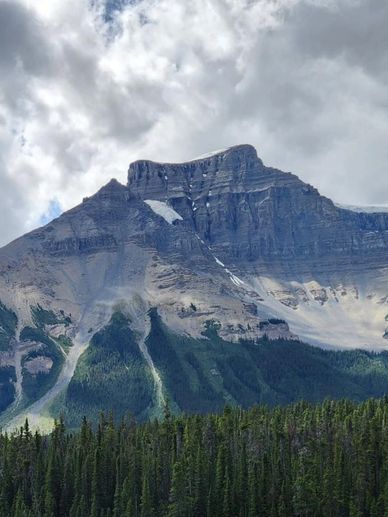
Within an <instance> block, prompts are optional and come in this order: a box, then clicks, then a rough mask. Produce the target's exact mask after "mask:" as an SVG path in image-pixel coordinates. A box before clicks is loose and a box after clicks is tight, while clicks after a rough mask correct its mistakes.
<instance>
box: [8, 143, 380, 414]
mask: <svg viewBox="0 0 388 517" xmlns="http://www.w3.org/2000/svg"><path fill="white" fill-rule="evenodd" d="M387 251H388V213H383V212H382V213H376V212H374V213H367V212H365V211H363V212H361V211H360V212H357V211H355V210H354V209H352V210H347V209H344V208H340V207H337V206H335V205H334V204H333V202H332V201H331V200H329V199H327V198H325V197H323V196H321V195H320V194H319V192H318V191H317V190H316V189H315V188H314V187H312V186H311V185H308V184H306V183H304V182H303V181H301V180H300V179H299V178H298V177H297V176H295V175H293V174H291V173H285V172H281V171H279V170H276V169H273V168H270V167H266V166H265V165H264V164H263V162H262V161H261V160H260V159H259V158H258V156H257V153H256V150H255V149H254V147H252V146H250V145H239V146H235V147H231V148H228V149H225V150H221V151H217V152H216V153H211V154H209V155H206V156H202V157H199V158H197V159H195V160H192V161H190V162H186V163H177V164H174V163H157V162H153V161H147V160H140V161H137V162H135V163H132V164H131V165H130V167H129V171H128V184H127V185H121V184H120V183H118V182H117V181H116V180H112V181H110V182H109V183H108V184H107V185H106V186H105V187H103V188H102V189H101V190H99V191H98V192H97V193H96V194H95V195H94V196H92V197H90V198H86V199H85V200H84V202H83V203H82V204H81V205H79V206H77V207H75V208H74V209H72V210H70V211H68V212H66V213H64V214H62V215H61V216H60V217H59V218H57V219H55V220H54V221H52V222H51V223H49V224H48V225H46V226H44V227H42V228H40V229H38V230H35V231H33V232H31V233H29V234H27V235H25V236H23V237H21V238H19V239H17V240H16V241H14V242H12V243H10V244H9V245H8V246H5V247H4V248H2V249H1V250H0V375H1V377H0V382H1V385H0V410H3V416H2V419H3V422H15V420H12V419H14V418H15V417H16V416H17V415H18V414H24V413H25V412H26V411H28V412H29V414H30V415H31V416H32V417H34V416H36V417H39V418H41V415H42V414H43V413H44V411H45V410H46V409H47V408H48V407H49V406H50V404H51V405H53V404H54V406H52V407H57V408H59V407H61V408H62V409H63V407H65V409H66V411H67V412H68V413H69V414H71V415H73V417H74V415H82V413H83V412H85V413H87V412H90V411H98V410H99V409H100V408H101V405H102V401H103V400H105V399H106V397H108V398H109V400H110V401H111V402H112V405H113V406H114V404H116V405H117V407H119V410H118V412H119V413H120V412H123V411H124V409H125V408H126V407H127V408H129V409H131V411H133V412H134V413H135V414H136V415H138V416H139V417H140V418H145V417H146V416H148V417H149V416H150V415H154V416H155V415H157V414H158V411H160V408H161V407H162V405H163V403H164V400H165V396H166V395H169V396H170V397H171V393H173V392H174V393H176V392H177V390H178V392H179V390H181V393H183V392H184V393H186V392H185V391H184V390H186V391H187V390H189V391H188V392H187V393H186V395H185V397H186V398H185V402H182V401H181V400H180V399H179V396H173V397H171V398H172V399H173V400H174V404H175V405H176V408H178V409H186V410H187V409H189V408H188V406H187V404H188V403H187V400H191V401H192V402H191V403H190V404H192V405H193V406H195V404H197V402H193V401H198V400H199V399H201V398H202V400H205V401H207V402H206V404H207V405H206V404H205V405H204V406H203V407H202V406H201V408H202V409H206V408H207V409H214V407H218V406H220V405H221V403H222V402H225V401H228V400H229V401H232V402H233V401H235V402H236V401H237V402H241V401H242V402H244V403H245V402H246V400H247V399H249V400H251V399H252V400H253V401H254V400H255V399H254V395H253V394H251V395H249V396H248V395H244V396H243V395H241V393H242V392H243V391H244V390H243V388H241V390H242V391H241V390H240V392H239V393H240V395H237V394H236V393H234V391H233V390H235V388H232V387H231V386H229V387H227V383H226V379H229V374H228V373H227V372H228V371H229V370H228V368H230V366H228V367H227V366H220V365H221V363H222V361H223V360H224V359H225V357H226V356H225V357H224V358H223V359H222V361H221V359H220V357H219V355H217V354H219V353H220V350H224V352H225V350H229V348H227V347H232V348H230V350H229V352H228V353H226V352H225V354H226V355H228V354H231V357H234V356H235V355H236V354H241V353H242V350H245V349H243V347H242V345H241V343H243V342H244V343H246V342H252V343H253V342H256V341H257V340H258V339H262V338H265V339H270V340H274V339H279V338H281V339H283V340H287V342H289V343H291V344H293V346H294V347H295V349H296V350H299V349H298V348H297V347H298V346H300V345H298V340H303V341H306V342H308V343H311V344H315V345H320V346H324V347H327V346H330V347H338V348H346V347H348V348H356V347H363V348H370V349H383V348H385V346H386V344H387V341H386V339H385V338H386V337H387V336H388V332H387V328H386V325H387V323H386V322H387V320H388V308H387V302H388V253H387ZM252 346H253V345H252ZM177 347H178V348H177ZM222 347H226V348H222ZM249 350H251V349H249ZM247 353H248V352H247ZM249 353H251V351H250V352H249ZM182 354H183V355H182ZM244 354H245V352H244ZM244 357H245V359H241V357H240V359H238V360H237V359H236V361H237V362H238V361H248V359H247V357H246V356H244ZM220 361H221V362H220ZM249 361H251V359H249ZM249 361H248V362H249ZM222 364H223V363H222ZM236 364H237V363H236ZM238 364H240V363H238ZM241 364H246V363H245V362H244V363H241ZM171 365H175V370H174V372H175V373H171V374H167V373H166V372H167V370H168V371H169V372H171V371H170V369H169V368H170V366H171ZM182 365H185V366H182ZM234 366H235V365H234ZM179 368H181V369H182V372H185V373H184V374H183V373H182V376H181V377H179V375H178V373H177V372H178V371H180V370H179ZM241 368H242V369H243V370H244V368H245V367H242V366H241ZM247 368H248V366H247ZM163 372H164V373H163ZM174 375H175V377H174ZM230 375H232V374H230ZM233 375H234V377H236V379H235V380H234V381H233V382H235V383H238V382H240V380H241V379H240V378H241V376H244V375H245V374H244V373H242V372H240V373H236V372H235V373H234V374H233ZM252 375H253V374H252ZM256 375H258V374H256V373H255V374H254V377H255V376H256ZM190 376H191V377H192V383H193V384H192V385H191V384H190V386H191V387H190V389H189V388H188V387H187V386H183V385H184V379H185V378H186V379H187V378H191V377H190ZM178 377H179V378H178ZM234 377H233V378H234ZM255 378H256V377H255ZM104 379H105V380H104ZM112 379H114V380H112ZM193 379H195V380H193ZM257 379H258V377H257ZM230 382H231V381H230ZM254 382H256V381H253V380H252V383H253V384H254ZM257 382H259V381H257ZM260 382H261V381H260ZM182 383H183V385H182ZM252 383H251V384H252ZM152 386H154V387H155V390H154V389H153V388H152ZM177 386H179V388H177ZM204 386H205V387H206V389H205V388H204ZM244 389H245V390H251V391H250V392H249V393H251V392H252V393H255V391H254V388H252V386H251V387H250V388H249V387H245V388H244ZM101 390H102V391H101ZM120 390H121V391H122V390H124V391H125V393H127V392H128V393H129V392H130V393H131V395H126V396H127V397H129V398H128V400H127V402H125V400H126V399H125V397H124V398H123V399H122V400H119V399H120V396H119V395H118V394H119V393H120ZM182 390H183V392H182ZM190 390H191V391H190ZM201 390H202V391H201ZM203 390H205V391H203ZM252 390H253V391H252ZM233 393H234V394H233ZM244 393H245V392H244ZM241 397H242V398H241ZM244 397H245V398H244ZM250 397H251V398H250ZM178 399H179V400H178ZM113 401H116V402H113ZM211 401H213V402H211ZM120 404H121V405H120ZM125 404H127V406H126V405H125ZM185 404H186V405H185ZM190 404H189V405H190ZM217 404H218V406H217ZM91 407H92V409H90V408H91ZM102 407H103V406H102ZM116 409H117V408H116ZM74 418H75V417H74Z"/></svg>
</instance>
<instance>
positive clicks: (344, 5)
mask: <svg viewBox="0 0 388 517" xmlns="http://www.w3.org/2000/svg"><path fill="white" fill-rule="evenodd" d="M120 4H123V5H124V7H123V9H122V10H121V11H120V10H116V11H112V12H111V18H112V17H113V21H112V22H111V23H110V24H109V25H108V24H106V23H104V19H103V17H102V16H101V13H102V12H103V6H102V4H99V5H100V8H98V6H97V2H96V1H94V3H93V5H94V7H93V8H92V7H91V5H92V3H91V2H89V1H88V0H84V1H81V0H66V1H65V2H64V1H63V0H61V1H59V0H50V1H48V0H47V1H46V0H40V1H39V2H36V1H34V0H19V1H17V0H16V1H15V0H12V1H4V0H0V156H1V159H0V188H1V199H2V202H1V203H0V217H1V218H2V220H6V221H7V222H8V221H9V224H6V225H4V227H3V228H2V229H1V230H0V242H2V243H5V242H6V241H7V240H9V239H11V238H13V237H16V236H17V235H19V234H20V233H22V232H24V231H26V230H28V229H30V228H32V227H33V226H34V225H37V224H39V222H40V221H41V220H42V217H44V216H45V215H46V214H48V213H50V207H52V206H54V205H53V204H54V203H55V206H56V207H57V206H58V205H60V206H61V207H63V208H64V209H67V208H70V207H71V206H73V205H74V204H76V203H78V202H79V201H80V200H81V199H82V197H83V196H85V195H90V194H92V193H93V192H94V191H96V190H97V189H98V188H99V187H100V186H101V185H102V184H103V183H105V182H106V181H107V180H109V179H110V178H111V177H116V178H117V179H119V180H120V181H123V182H125V179H126V170H127V166H128V163H129V162H130V161H132V160H134V159H137V158H143V157H144V158H153V159H156V160H158V159H159V160H166V161H167V160H169V161H171V160H184V159H190V158H191V157H192V156H196V155H199V154H203V153H204V152H207V151H210V150H212V149H218V148H222V147H227V146H229V145H233V144H237V143H252V144H254V145H255V146H256V147H257V149H258V152H259V154H260V155H261V157H262V158H263V159H264V161H265V162H266V163H268V164H271V165H275V166H279V167H281V168H283V169H286V170H293V171H294V172H296V173H297V174H299V175H300V176H301V177H302V178H303V179H304V180H306V181H309V182H311V183H313V184H314V185H316V186H317V187H318V188H320V190H321V191H322V193H324V194H326V195H329V196H331V197H334V198H335V200H336V201H341V202H345V203H349V204H366V203H375V204H376V203H384V202H386V201H387V197H388V175H387V174H386V167H387V164H388V150H387V146H386V135H387V131H388V91H387V89H386V87H385V84H386V79H387V77H386V75H387V72H386V71H387V70H388V67H387V66H386V65H387V61H388V51H387V48H386V45H383V44H382V43H383V42H384V38H385V37H386V36H385V27H386V24H387V22H388V6H385V5H384V4H385V3H384V2H381V1H379V0H346V1H343V0H337V1H335V0H310V1H307V0H195V1H194V2H182V1H181V0H143V1H140V2H136V3H130V2H128V3H127V5H125V4H126V2H118V3H117V5H120ZM54 200H55V201H54Z"/></svg>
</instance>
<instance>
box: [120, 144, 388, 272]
mask: <svg viewBox="0 0 388 517" xmlns="http://www.w3.org/2000/svg"><path fill="white" fill-rule="evenodd" d="M128 187H129V189H130V191H131V192H132V193H136V194H137V195H139V196H140V197H141V198H142V199H148V198H150V199H159V200H162V201H166V200H167V201H168V202H169V203H170V204H171V206H172V207H173V208H174V209H175V210H176V211H177V212H178V213H179V214H181V215H182V217H183V218H184V220H185V221H188V222H190V224H191V227H192V229H193V231H195V232H197V233H198V235H199V236H200V237H201V238H202V239H203V240H204V241H205V242H206V243H207V244H209V245H211V246H212V247H213V248H214V250H215V251H216V252H217V253H218V254H219V255H220V256H221V257H222V258H223V259H225V260H226V261H228V260H229V261H233V263H234V264H235V265H236V266H238V267H243V268H244V269H246V270H251V271H255V272H256V273H260V272H263V271H268V272H269V273H270V274H271V273H272V274H273V272H274V270H276V269H277V272H278V273H284V274H288V273H290V274H291V275H300V274H305V273H309V272H311V271H314V272H317V273H321V272H323V271H338V269H339V268H342V269H344V270H346V268H348V267H353V266H354V265H357V266H358V267H360V268H367V269H370V268H371V267H379V266H382V265H385V264H387V249H388V214H386V213H381V214H368V213H356V212H353V211H350V210H345V209H340V208H338V207H336V206H335V205H334V204H333V202H332V201H331V200H329V199H327V198H325V197H323V196H321V195H320V194H319V192H318V191H317V190H316V189H315V188H313V187H312V186H311V185H307V184H306V183H303V182H302V181H301V180H299V179H298V178H297V177H296V176H294V175H293V174H290V173H284V172H281V171H278V170H276V169H272V168H269V167H265V166H264V165H263V163H262V161H261V160H260V159H259V158H258V157H257V154H256V151H255V149H254V148H253V147H251V146H248V145H243V146H236V147H232V148H230V149H227V150H225V151H222V152H220V153H219V154H216V155H214V156H209V157H205V158H202V159H198V160H194V161H192V162H189V163H184V164H163V163H154V162H150V161H139V162H136V163H134V164H132V165H131V166H130V168H129V173H128Z"/></svg>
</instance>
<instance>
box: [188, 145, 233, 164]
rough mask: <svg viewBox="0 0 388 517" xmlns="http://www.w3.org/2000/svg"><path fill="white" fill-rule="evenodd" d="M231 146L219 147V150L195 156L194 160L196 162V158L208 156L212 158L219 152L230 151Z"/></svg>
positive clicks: (201, 158) (203, 158)
mask: <svg viewBox="0 0 388 517" xmlns="http://www.w3.org/2000/svg"><path fill="white" fill-rule="evenodd" d="M229 149H230V147H227V148H226V149H218V150H217V151H212V152H210V153H206V154H201V155H200V156H197V157H196V158H193V159H192V160H190V161H192V162H195V161H196V160H205V159H206V158H211V157H212V156H216V155H217V154H222V153H226V151H229Z"/></svg>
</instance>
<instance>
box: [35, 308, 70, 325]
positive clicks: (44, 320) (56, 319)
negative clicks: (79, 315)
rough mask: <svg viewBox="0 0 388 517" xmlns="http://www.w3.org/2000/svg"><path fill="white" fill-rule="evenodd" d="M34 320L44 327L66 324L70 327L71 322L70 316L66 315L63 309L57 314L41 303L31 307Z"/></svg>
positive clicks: (36, 323)
mask: <svg viewBox="0 0 388 517" xmlns="http://www.w3.org/2000/svg"><path fill="white" fill-rule="evenodd" d="M31 314H32V320H33V322H34V324H35V325H36V326H37V327H38V328H44V327H45V326H46V325H65V326H66V327H68V326H69V325H70V324H71V318H70V316H66V315H65V313H64V312H63V311H60V313H59V314H55V312H53V311H51V310H50V311H48V310H46V309H43V307H41V306H40V305H39V304H38V305H37V306H36V307H31Z"/></svg>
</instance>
